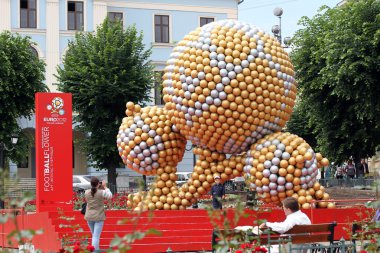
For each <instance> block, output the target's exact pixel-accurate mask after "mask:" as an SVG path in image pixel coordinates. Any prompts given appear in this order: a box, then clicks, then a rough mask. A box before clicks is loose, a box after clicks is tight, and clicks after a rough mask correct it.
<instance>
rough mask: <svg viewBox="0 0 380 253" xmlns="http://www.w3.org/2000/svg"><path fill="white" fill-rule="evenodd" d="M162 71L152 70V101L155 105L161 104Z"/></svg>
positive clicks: (162, 101)
mask: <svg viewBox="0 0 380 253" xmlns="http://www.w3.org/2000/svg"><path fill="white" fill-rule="evenodd" d="M163 74H164V72H163V71H155V72H154V103H155V104H156V105H163V104H164V99H163V95H162V86H161V84H162V76H163Z"/></svg>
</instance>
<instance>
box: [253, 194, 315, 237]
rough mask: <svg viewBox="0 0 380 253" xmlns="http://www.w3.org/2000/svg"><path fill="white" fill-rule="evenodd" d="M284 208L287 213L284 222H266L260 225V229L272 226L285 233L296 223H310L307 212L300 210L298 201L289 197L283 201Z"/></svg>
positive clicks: (275, 230) (274, 229) (272, 228)
mask: <svg viewBox="0 0 380 253" xmlns="http://www.w3.org/2000/svg"><path fill="white" fill-rule="evenodd" d="M282 208H283V210H284V213H285V215H286V219H285V220H284V221H283V222H265V223H263V224H261V225H260V226H259V228H260V229H265V228H270V229H271V230H272V231H274V232H277V233H280V234H283V233H286V232H287V231H289V230H290V229H292V228H293V227H294V226H295V225H310V224H311V221H310V219H309V217H307V215H306V214H304V213H303V212H301V211H300V210H299V204H298V201H297V200H296V199H295V198H293V197H289V198H286V199H284V200H283V201H282Z"/></svg>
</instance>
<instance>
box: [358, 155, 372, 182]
mask: <svg viewBox="0 0 380 253" xmlns="http://www.w3.org/2000/svg"><path fill="white" fill-rule="evenodd" d="M368 173H369V171H368V164H367V163H366V162H365V159H361V160H360V163H359V165H358V166H357V169H356V174H357V175H356V177H357V178H359V177H364V175H365V174H368Z"/></svg>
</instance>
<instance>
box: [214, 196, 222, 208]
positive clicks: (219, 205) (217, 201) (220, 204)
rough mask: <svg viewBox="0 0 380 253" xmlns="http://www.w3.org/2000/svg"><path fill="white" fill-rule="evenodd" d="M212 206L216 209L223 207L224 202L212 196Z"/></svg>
mask: <svg viewBox="0 0 380 253" xmlns="http://www.w3.org/2000/svg"><path fill="white" fill-rule="evenodd" d="M212 207H213V208H214V209H222V203H221V202H220V201H219V200H218V199H217V198H215V197H213V198H212Z"/></svg>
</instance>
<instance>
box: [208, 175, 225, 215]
mask: <svg viewBox="0 0 380 253" xmlns="http://www.w3.org/2000/svg"><path fill="white" fill-rule="evenodd" d="M214 180H215V184H214V185H213V186H212V188H211V195H212V207H213V208H214V209H222V202H221V199H222V198H224V195H225V189H224V185H223V184H221V182H220V176H215V177H214Z"/></svg>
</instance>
